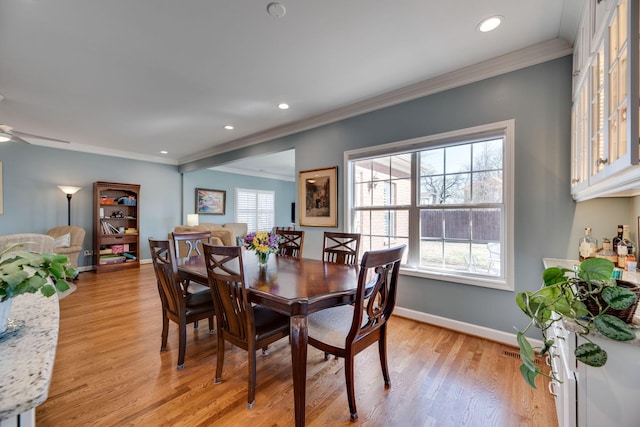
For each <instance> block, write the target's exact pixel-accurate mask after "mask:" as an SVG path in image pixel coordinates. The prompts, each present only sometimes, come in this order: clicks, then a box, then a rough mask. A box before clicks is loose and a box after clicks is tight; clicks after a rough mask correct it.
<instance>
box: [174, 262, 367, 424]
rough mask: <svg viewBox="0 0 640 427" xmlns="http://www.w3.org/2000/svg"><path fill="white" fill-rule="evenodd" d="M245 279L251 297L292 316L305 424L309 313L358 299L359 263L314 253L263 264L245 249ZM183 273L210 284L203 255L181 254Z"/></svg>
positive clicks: (299, 412) (299, 414) (298, 409)
mask: <svg viewBox="0 0 640 427" xmlns="http://www.w3.org/2000/svg"><path fill="white" fill-rule="evenodd" d="M243 268H244V276H245V284H246V286H247V289H248V294H249V299H250V301H251V302H252V303H255V304H260V305H262V306H264V307H269V308H270V309H272V310H275V311H277V312H279V313H282V314H285V315H287V316H289V317H290V319H291V320H290V328H291V329H290V339H291V362H292V376H293V392H294V393H293V394H294V409H295V425H296V427H302V426H304V425H305V398H306V380H307V344H308V326H307V316H308V315H309V314H311V313H314V312H317V311H319V310H323V309H326V308H329V307H335V306H338V305H343V304H350V303H352V302H353V301H354V300H355V293H356V288H357V286H358V275H359V270H360V268H359V266H357V265H345V264H337V263H331V262H326V261H322V260H316V259H309V258H298V259H296V258H290V257H284V256H279V255H273V256H271V257H270V259H269V261H268V263H267V264H266V266H260V265H259V263H258V259H257V256H256V255H255V253H253V252H250V251H248V250H243ZM178 273H179V275H180V276H181V278H182V279H188V280H190V281H193V282H196V283H200V284H203V285H207V286H208V277H207V269H206V265H205V260H204V257H202V256H194V257H190V258H181V259H179V260H178Z"/></svg>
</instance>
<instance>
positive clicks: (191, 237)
mask: <svg viewBox="0 0 640 427" xmlns="http://www.w3.org/2000/svg"><path fill="white" fill-rule="evenodd" d="M171 239H172V240H173V242H174V245H175V254H176V257H178V258H191V257H202V256H204V255H203V253H204V252H203V250H202V244H203V243H212V239H211V232H210V231H198V232H187V231H185V232H176V231H173V232H171ZM185 283H186V289H187V292H189V293H197V292H202V291H207V292H208V291H209V289H208V287H207V286H204V285H201V284H199V283H190V282H189V281H186V282H185ZM194 326H195V327H197V326H198V322H196V323H195V324H194Z"/></svg>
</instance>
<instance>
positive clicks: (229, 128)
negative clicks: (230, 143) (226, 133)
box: [224, 125, 235, 130]
mask: <svg viewBox="0 0 640 427" xmlns="http://www.w3.org/2000/svg"><path fill="white" fill-rule="evenodd" d="M224 128H225V129H226V130H233V129H235V128H234V127H233V126H231V125H226V126H225V127H224Z"/></svg>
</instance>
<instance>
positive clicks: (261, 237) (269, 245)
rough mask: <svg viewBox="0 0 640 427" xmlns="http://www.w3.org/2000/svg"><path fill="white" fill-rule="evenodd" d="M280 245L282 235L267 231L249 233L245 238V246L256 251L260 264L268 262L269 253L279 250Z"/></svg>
mask: <svg viewBox="0 0 640 427" xmlns="http://www.w3.org/2000/svg"><path fill="white" fill-rule="evenodd" d="M279 245H280V236H278V235H277V234H272V233H269V232H267V231H257V232H254V233H249V234H247V235H246V236H245V238H244V247H245V248H247V249H250V250H252V251H254V252H255V253H256V255H257V256H258V262H260V264H266V263H267V261H268V260H269V255H271V254H272V253H277V252H278V250H279Z"/></svg>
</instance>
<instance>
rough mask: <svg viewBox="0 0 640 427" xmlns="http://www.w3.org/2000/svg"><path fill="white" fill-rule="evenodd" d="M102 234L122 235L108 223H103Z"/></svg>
mask: <svg viewBox="0 0 640 427" xmlns="http://www.w3.org/2000/svg"><path fill="white" fill-rule="evenodd" d="M100 225H101V227H102V234H121V233H120V231H118V229H117V228H116V227H114V226H113V225H112V224H111V223H109V222H107V221H102V222H101V224H100Z"/></svg>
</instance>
